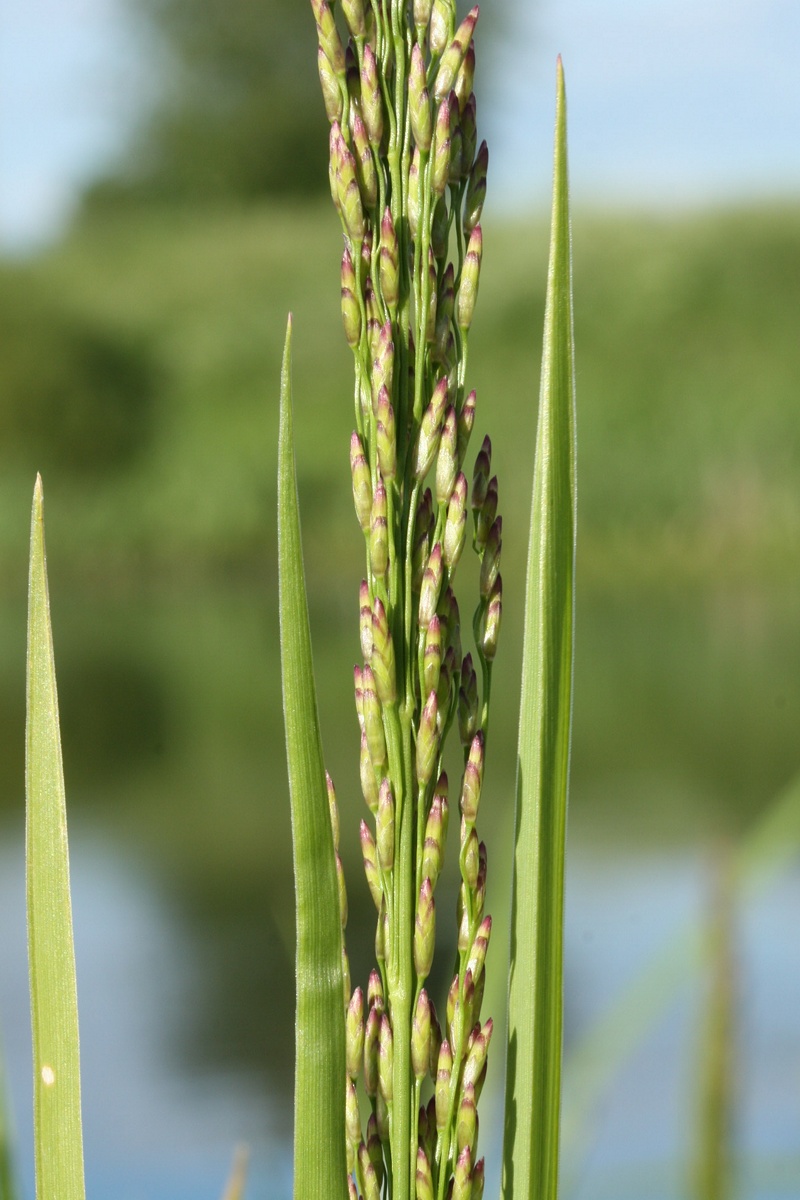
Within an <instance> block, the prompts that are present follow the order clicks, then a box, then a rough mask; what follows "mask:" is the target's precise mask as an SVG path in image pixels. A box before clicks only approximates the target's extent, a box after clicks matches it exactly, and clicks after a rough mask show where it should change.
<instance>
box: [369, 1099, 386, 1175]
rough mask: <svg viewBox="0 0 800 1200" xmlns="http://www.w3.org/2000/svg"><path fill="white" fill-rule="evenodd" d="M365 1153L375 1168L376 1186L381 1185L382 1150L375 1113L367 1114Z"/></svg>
mask: <svg viewBox="0 0 800 1200" xmlns="http://www.w3.org/2000/svg"><path fill="white" fill-rule="evenodd" d="M367 1154H368V1155H369V1161H370V1162H371V1163H372V1165H373V1167H374V1168H375V1174H376V1176H377V1179H378V1186H379V1187H382V1186H383V1151H382V1150H381V1139H380V1134H379V1133H378V1118H377V1117H376V1116H375V1113H374V1112H373V1113H370V1114H369V1120H368V1121H367Z"/></svg>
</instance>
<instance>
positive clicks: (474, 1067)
mask: <svg viewBox="0 0 800 1200" xmlns="http://www.w3.org/2000/svg"><path fill="white" fill-rule="evenodd" d="M493 1030H494V1021H493V1020H492V1018H491V1017H490V1018H489V1020H488V1021H487V1022H486V1024H485V1025H484V1026H483V1029H481V1028H480V1026H478V1027H477V1029H476V1031H475V1036H474V1037H470V1043H469V1049H468V1051H467V1060H466V1062H465V1063H464V1076H463V1083H464V1086H465V1087H466V1086H468V1085H472V1086H474V1087H476V1088H477V1084H478V1080H479V1079H480V1078H481V1076H482V1074H483V1072H484V1070H485V1069H486V1057H487V1055H488V1053H489V1043H490V1041H491V1040H492V1032H493Z"/></svg>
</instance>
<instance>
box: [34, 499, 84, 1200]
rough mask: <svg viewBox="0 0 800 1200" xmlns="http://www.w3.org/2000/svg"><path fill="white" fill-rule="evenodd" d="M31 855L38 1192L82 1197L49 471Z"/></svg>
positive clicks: (39, 541) (40, 580)
mask: <svg viewBox="0 0 800 1200" xmlns="http://www.w3.org/2000/svg"><path fill="white" fill-rule="evenodd" d="M27 700H28V709H27V729H26V759H25V782H26V813H27V817H26V860H27V893H28V958H29V968H30V987H31V1025H32V1029H33V1106H34V1141H35V1157H36V1195H37V1197H38V1198H39V1200H50V1197H54V1196H57V1197H58V1198H59V1200H83V1198H84V1195H85V1192H84V1179H83V1135H82V1128H81V1085H80V1053H79V1044H78V996H77V986H76V980H75V953H74V949H73V942H72V905H71V901H70V888H69V856H68V850H67V816H66V802H65V794H64V771H63V766H62V761H61V739H60V735H59V722H58V697H57V694H56V676H55V665H54V659H53V638H52V630H51V626H50V602H49V598H48V591H47V570H46V563H45V548H44V523H43V498H42V481H41V479H40V478H38V477H37V480H36V488H35V490H34V494H33V514H32V518H31V559H30V581H29V592H28V687H27Z"/></svg>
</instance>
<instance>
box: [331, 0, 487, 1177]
mask: <svg viewBox="0 0 800 1200" xmlns="http://www.w3.org/2000/svg"><path fill="white" fill-rule="evenodd" d="M311 7H312V10H313V15H314V19H315V22H316V27H317V39H318V68H319V75H320V83H321V87H322V96H323V101H324V105H325V112H326V114H327V117H328V121H329V123H330V158H329V177H330V187H331V196H332V199H333V203H334V205H335V206H336V209H337V211H338V213H339V216H340V218H341V223H342V231H343V235H344V251H343V255H342V262H341V306H342V322H343V326H344V334H345V339H346V341H347V344H348V345H349V346H350V348H351V350H352V352H353V359H354V373H355V406H354V411H355V429H354V430H353V434H352V438H351V443H350V469H351V476H352V486H353V500H354V505H355V511H356V517H357V519H358V523H359V525H360V527H361V530H362V533H363V536H364V549H365V565H364V579H363V581H362V583H361V586H360V591H359V634H360V647H361V656H362V660H363V661H362V663H361V664H360V665H358V666H356V668H355V675H354V679H355V699H356V712H357V717H358V722H359V728H360V733H361V751H360V778H361V787H362V792H363V795H364V800H365V802H366V805H367V808H368V809H369V813H370V814H371V819H372V822H373V823H372V824H369V823H368V822H367V821H366V820H363V821H362V822H361V835H360V836H361V848H362V853H363V859H364V869H365V873H366V877H367V883H368V886H369V890H370V893H371V895H372V898H373V900H374V902H375V906H376V910H377V914H378V918H377V930H376V938H375V952H376V959H377V964H378V965H377V968H376V969H375V970H374V971H373V972H372V975H371V976H370V980H369V985H368V989H367V994H366V997H365V996H364V993H363V991H362V989H361V988H360V987H357V988H356V989H355V991H353V993H352V995H351V994H350V989H349V982H348V984H347V995H346V997H345V1026H346V1048H347V1056H346V1058H347V1078H346V1080H345V1081H343V1082H344V1084H345V1086H346V1136H347V1154H348V1169H349V1171H350V1177H349V1182H348V1186H349V1190H350V1195H351V1196H353V1197H359V1196H360V1197H363V1198H364V1200H379V1198H380V1196H381V1195H382V1194H384V1195H386V1196H392V1197H393V1200H412V1197H414V1196H416V1197H419V1198H420V1200H434V1198H435V1200H445V1197H448V1198H449V1197H452V1200H467V1198H468V1197H471V1200H480V1197H481V1195H482V1192H483V1175H484V1172H483V1160H482V1159H479V1158H478V1157H477V1145H478V1127H479V1121H478V1113H477V1103H478V1099H479V1097H480V1092H481V1088H482V1086H483V1081H484V1079H485V1076H486V1061H487V1052H488V1048H489V1042H490V1040H491V1035H492V1021H491V1020H488V1021H485V1022H484V1023H483V1024H481V1002H482V997H483V990H484V983H485V971H484V965H485V960H486V952H487V949H488V945H489V939H490V936H491V918H490V917H488V916H485V915H484V900H485V893H486V847H485V844H484V843H483V842H482V841H480V840H479V837H478V834H477V830H476V821H477V816H478V810H479V804H480V800H481V792H482V788H483V778H484V763H485V755H486V744H487V737H488V721H489V697H490V691H491V675H492V664H493V662H494V657H495V653H496V649H497V639H498V635H499V629H500V619H501V615H502V578H501V575H500V553H501V547H502V518H501V517H499V516H498V515H497V477H496V475H492V474H491V442H490V440H489V438H488V437H486V438H484V441H483V444H482V446H481V448H480V451H479V453H478V455H477V459H476V461H475V463H474V468H473V471H472V487H471V495H470V486H469V484H468V474H469V470H468V467H467V464H466V455H467V450H468V445H469V441H470V435H471V433H472V429H473V426H474V423H475V415H476V395H475V392H474V391H469V392H468V391H467V386H466V378H467V358H468V343H469V332H470V329H471V326H472V321H473V317H474V314H475V308H476V303H477V298H478V287H479V281H480V272H481V263H482V257H483V233H482V228H481V224H480V219H481V213H482V210H483V204H484V200H485V197H486V176H487V168H488V160H489V152H488V148H487V145H486V142H481V143H480V146H478V136H477V104H476V100H475V94H474V91H473V80H474V75H475V45H474V35H475V29H476V25H477V22H478V15H479V14H478V7H477V6H475V7H474V8H473V9H472V10H471V11H470V12H469V13H468V15H467V16H466V17H465V18H464V20H463V21H462V22H461V23H460V24H459V25H456V10H455V0H340V4H339V6H338V11H337V10H335V8H334V3H333V0H311ZM429 476H430V477H431V484H428V477H429ZM468 507H471V508H472V513H473V525H474V531H473V537H472V546H473V549H474V551H475V553H476V554H477V556H478V559H479V563H480V576H479V578H480V583H479V594H478V597H477V602H476V606H475V611H474V617H473V622H472V634H473V641H474V652H468V653H467V654H462V641H461V620H460V614H459V606H458V603H457V601H456V597H455V593H454V591H453V582H454V577H455V574H456V570H457V567H458V565H459V562H460V560H461V557H462V552H463V550H464V547H465V544H466V540H467V539H466V532H467V509H468ZM473 653H474V657H473ZM476 661H477V662H478V663H479V664H480V680H479V678H478V674H477V672H476V669H475V665H474V663H475V662H476ZM454 723H455V724H456V725H457V728H458V734H459V739H460V742H461V745H462V747H463V755H464V766H463V773H462V778H461V783H460V788H459V793H458V801H459V812H460V839H459V853H458V869H459V873H460V886H459V892H458V907H457V922H456V931H455V937H454V942H455V953H456V968H457V969H456V972H455V974H454V976H453V979H452V983H451V985H450V988H449V991H448V993H447V997H446V1000H445V1001H444V1002H443V1012H444V1014H445V1021H444V1024H443V1026H440V1024H439V1019H438V1016H437V1011H436V1007H435V1005H434V1003H433V1000H432V999H431V998H430V995H429V992H428V990H427V987H426V986H425V985H426V982H427V981H428V979H429V977H430V976H431V971H432V969H433V965H434V952H435V950H436V947H437V944H438V942H439V940H440V938H439V935H438V933H437V920H436V899H435V892H436V887H437V883H438V881H439V878H440V875H441V871H442V867H443V862H444V854H445V844H446V838H447V828H448V818H449V808H450V800H449V788H448V779H447V775H446V774H445V772H444V770H443V758H444V749H445V742H446V738H447V735H448V733H449V731H450V729H451V727H452V726H453V724H454ZM329 794H330V798H331V815H332V820H333V822H334V840H335V843H336V847H337V870H338V876H339V884H340V908H341V916H342V928H343V930H344V926H345V924H346V920H347V897H346V890H345V885H344V874H343V871H342V870H341V862H340V860H339V859H338V814H337V809H336V798H335V793H334V790H333V785H332V784H330V783H329ZM440 924H441V923H440ZM442 940H443V939H442ZM342 952H343V955H344V963H345V968H347V956H346V954H345V951H344V943H343V949H342ZM445 953H450V951H446V952H445ZM345 975H346V979H347V980H348V981H349V971H348V970H347V969H346V970H345ZM359 1076H361V1077H362V1085H363V1089H364V1092H365V1094H366V1098H367V1100H368V1102H369V1115H368V1120H367V1124H366V1128H362V1113H361V1109H360V1106H359V1100H358V1092H357V1088H356V1084H357V1081H358V1078H359Z"/></svg>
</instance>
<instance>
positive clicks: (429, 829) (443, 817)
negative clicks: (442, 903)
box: [422, 794, 447, 888]
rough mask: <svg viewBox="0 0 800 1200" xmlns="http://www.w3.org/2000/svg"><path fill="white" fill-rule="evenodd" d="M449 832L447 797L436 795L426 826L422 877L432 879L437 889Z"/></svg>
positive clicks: (432, 884)
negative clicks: (446, 837)
mask: <svg viewBox="0 0 800 1200" xmlns="http://www.w3.org/2000/svg"><path fill="white" fill-rule="evenodd" d="M446 832H447V797H446V796H440V795H438V794H437V795H435V796H434V797H433V800H432V802H431V811H430V812H429V813H428V820H427V823H426V825H425V843H424V846H423V850H422V877H423V879H430V881H431V887H433V888H435V887H436V883H437V881H438V879H439V873H440V871H441V869H442V863H443V861H444V844H445V836H446Z"/></svg>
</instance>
